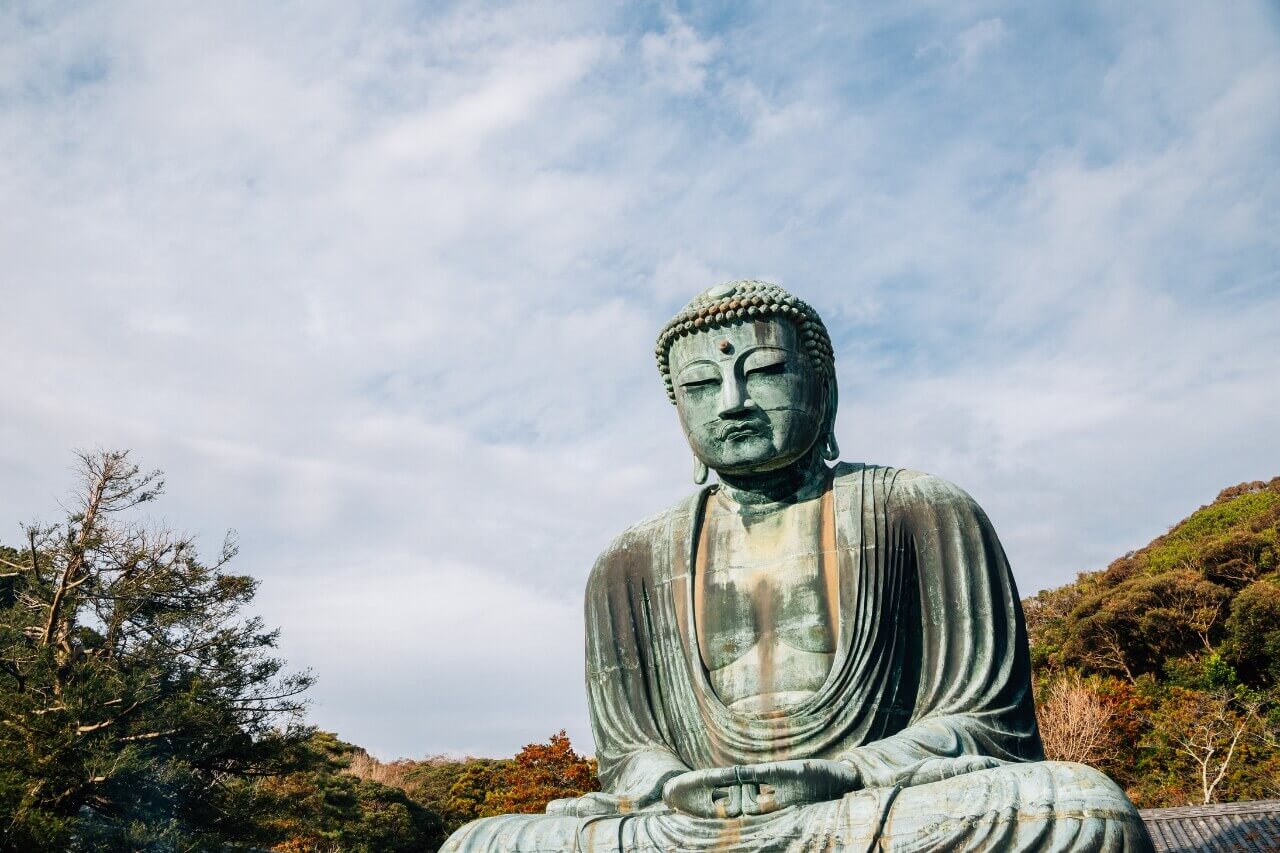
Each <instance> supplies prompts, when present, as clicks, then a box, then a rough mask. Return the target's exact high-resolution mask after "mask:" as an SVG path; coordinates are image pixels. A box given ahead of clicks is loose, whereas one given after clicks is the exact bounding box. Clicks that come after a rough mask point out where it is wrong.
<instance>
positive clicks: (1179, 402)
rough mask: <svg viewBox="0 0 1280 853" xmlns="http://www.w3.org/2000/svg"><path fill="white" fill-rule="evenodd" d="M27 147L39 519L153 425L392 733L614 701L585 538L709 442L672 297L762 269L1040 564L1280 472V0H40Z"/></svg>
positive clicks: (8, 510) (885, 445)
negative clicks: (599, 664) (541, 0)
mask: <svg viewBox="0 0 1280 853" xmlns="http://www.w3.org/2000/svg"><path fill="white" fill-rule="evenodd" d="M0 193H2V197H3V198H5V199H6V201H7V205H6V208H7V216H6V217H5V219H6V226H5V227H4V228H3V229H0V269H2V270H3V272H2V273H0V295H2V296H3V302H2V303H0V304H3V307H4V315H5V319H6V321H7V322H6V323H5V324H4V325H5V342H6V354H5V357H4V358H3V359H0V381H2V382H3V387H4V394H3V395H0V477H3V482H4V484H5V488H3V489H0V525H7V528H6V527H4V526H0V539H3V540H8V541H12V540H14V539H15V538H16V537H17V534H18V522H19V521H24V520H29V519H30V518H31V517H32V516H34V515H41V516H43V517H45V518H53V517H55V516H56V515H57V511H58V510H57V507H58V500H59V498H60V497H61V496H62V495H63V494H65V492H66V490H67V489H68V488H69V486H70V468H71V461H72V460H71V455H70V451H71V449H72V448H76V447H92V446H95V445H103V446H109V447H128V448H132V449H133V450H134V451H135V453H136V454H137V456H138V458H139V459H140V461H142V462H143V463H144V464H145V465H148V466H158V467H162V468H164V469H165V470H166V472H167V474H168V480H169V483H170V495H169V497H168V498H166V500H165V501H164V502H163V503H162V504H160V505H158V507H157V510H158V511H160V512H162V513H163V515H164V518H165V520H167V521H168V522H169V523H171V524H173V525H174V526H177V527H181V528H185V529H188V530H194V531H198V532H199V533H200V534H201V535H202V538H203V541H205V542H206V543H207V547H208V549H210V550H211V551H212V550H213V549H215V548H216V547H217V545H218V543H220V541H221V534H222V531H224V530H225V529H227V528H234V529H236V530H237V531H238V533H239V535H240V539H241V543H242V551H241V556H240V557H239V558H238V559H237V563H238V568H239V569H240V570H241V571H245V572H249V573H252V574H254V575H256V576H258V577H260V578H262V581H263V584H262V589H261V593H260V596H259V602H258V606H259V610H260V611H261V613H262V614H263V615H264V616H265V617H266V618H267V620H268V621H269V622H270V623H272V624H276V625H279V626H280V627H281V628H282V639H281V647H282V650H283V653H284V654H285V656H286V657H287V658H288V659H289V660H290V661H291V662H293V663H295V664H296V665H298V666H311V667H313V668H314V669H315V671H316V673H317V674H318V676H319V678H320V681H319V684H318V685H317V687H316V689H315V693H314V699H315V705H314V707H313V710H312V717H313V720H314V721H315V722H316V723H318V724H319V725H321V726H324V727H326V728H329V729H334V730H336V731H338V732H339V733H340V735H341V736H343V737H344V738H346V739H348V740H352V741H355V742H357V743H360V744H362V745H365V746H367V747H369V748H370V749H372V750H373V751H374V752H376V753H377V754H379V755H381V756H382V757H392V756H397V755H405V756H421V755H425V754H430V753H438V752H446V751H447V752H460V753H466V752H470V753H477V754H492V755H501V754H510V753H511V752H513V751H514V750H516V749H518V748H519V747H520V746H521V745H522V744H524V743H527V742H529V741H532V740H537V739H545V737H546V736H547V735H549V734H550V733H551V732H553V731H556V730H558V729H560V728H561V727H567V728H568V729H569V732H570V734H571V735H572V736H573V737H574V740H575V742H576V743H578V744H579V745H581V746H586V747H589V744H590V735H589V731H588V728H587V725H586V710H585V700H584V697H583V691H582V685H581V681H582V670H581V667H582V664H581V630H582V629H581V624H580V623H581V595H582V588H583V583H584V581H585V577H586V573H587V571H588V569H589V567H590V565H591V563H592V561H593V559H594V557H595V555H596V554H597V553H598V552H599V551H600V550H601V549H602V548H603V547H604V546H605V545H606V544H607V542H608V541H609V539H610V538H611V537H612V536H613V535H615V534H616V533H617V532H619V531H620V530H621V529H623V528H624V527H626V526H627V525H628V524H630V523H632V522H634V521H635V520H637V519H639V518H641V517H644V516H646V515H649V514H650V513H652V512H654V511H656V510H658V509H660V508H662V507H663V506H665V505H667V504H669V503H671V502H672V501H674V500H676V499H677V498H679V497H680V496H682V495H683V494H685V493H687V491H688V490H689V489H690V488H692V484H691V483H690V482H689V468H690V466H689V454H688V449H687V447H685V446H684V444H683V439H682V438H681V435H680V432H679V429H678V427H677V424H676V421H675V417H674V412H673V411H672V409H671V407H670V406H669V404H668V403H667V401H666V398H665V394H664V393H663V391H662V386H661V383H660V381H659V379H658V376H657V374H656V371H655V370H654V367H653V363H652V355H651V352H652V342H653V338H654V337H655V335H656V333H657V331H658V329H659V328H660V327H661V326H662V324H663V323H664V322H665V320H666V319H667V318H668V317H669V316H670V315H671V314H672V313H673V312H674V311H675V310H677V309H678V308H679V307H680V306H681V305H682V304H683V303H684V302H685V301H686V300H687V299H688V298H689V297H691V296H692V295H693V294H694V293H695V292H697V291H698V290H701V289H703V288H705V287H707V286H709V285H711V284H714V283H717V282H719V281H722V280H725V279H729V278H736V277H758V278H767V279H771V280H774V281H778V282H780V283H782V284H784V285H786V286H787V287H789V288H791V289H792V290H794V291H795V292H796V293H798V294H799V295H801V296H802V297H803V298H805V299H806V300H807V301H809V302H811V303H812V304H814V305H815V306H817V307H818V308H819V309H820V310H821V311H822V313H823V316H824V318H825V320H826V323H827V325H828V326H829V328H830V329H831V331H832V336H833V338H834V340H835V343H836V350H837V369H838V376H839V381H840V385H841V401H842V403H841V412H840V418H839V421H838V425H837V428H838V435H839V438H840V444H841V446H842V448H843V449H844V455H845V458H846V459H850V460H864V461H872V462H878V463H885V464H894V465H900V466H904V467H913V468H919V469H923V470H927V471H930V472H932V473H936V474H939V475H941V476H944V477H946V478H948V479H951V480H953V481H955V482H957V483H959V484H960V485H961V486H963V487H964V488H966V489H967V490H968V491H970V492H971V493H972V494H973V495H974V496H975V497H976V498H977V499H978V501H979V502H980V503H982V504H983V506H984V507H985V508H986V509H987V511H988V514H989V515H990V516H991V518H992V520H993V521H994V523H995V525H996V528H997V530H998V531H999V532H1000V535H1001V537H1002V540H1003V542H1004V544H1005V547H1006V550H1007V551H1008V553H1009V556H1010V559H1011V561H1012V564H1013V566H1014V571H1015V574H1016V576H1017V580H1018V583H1019V585H1020V587H1021V589H1022V591H1023V592H1024V594H1028V593H1031V592H1034V591H1036V590H1038V589H1041V588H1044V587H1047V586H1053V585H1057V584H1061V583H1063V582H1066V581H1068V580H1070V579H1071V578H1072V577H1074V576H1075V574H1076V573H1077V572H1079V571H1084V570H1090V569H1097V568H1101V567H1103V566H1105V565H1106V563H1107V562H1108V561H1109V560H1110V559H1112V558H1114V557H1115V556H1118V555H1119V554H1122V553H1124V552H1125V551H1126V550H1129V549H1132V548H1135V547H1138V546H1140V545H1142V544H1144V543H1145V542H1147V541H1148V540H1149V539H1151V538H1152V537H1153V536H1155V535H1157V534H1159V533H1160V532H1162V531H1163V530H1164V529H1165V528H1167V527H1168V526H1169V525H1170V524H1172V523H1173V522H1175V521H1177V520H1178V519H1180V518H1182V517H1184V516H1185V515H1187V514H1188V513H1189V512H1190V511H1192V510H1193V509H1195V507H1197V506H1199V505H1201V504H1203V503H1206V502H1208V501H1209V500H1212V498H1213V497H1214V495H1215V494H1216V493H1217V491H1218V490H1219V489H1220V488H1222V487H1224V486H1227V485H1231V484H1234V483H1236V482H1239V481H1242V480H1247V479H1258V478H1267V477H1271V476H1275V475H1276V474H1280V462H1278V461H1277V460H1280V430H1277V429H1276V412H1277V411H1280V390H1278V389H1280V381H1277V379H1276V376H1275V373H1276V366H1277V364H1280V334H1277V333H1278V331H1280V229H1278V228H1277V227H1276V211H1277V210H1280V12H1278V11H1277V7H1276V6H1275V5H1274V4H1267V3H1247V2H1239V3H1237V2H1221V3H1215V4H1199V3H1159V4H1137V3H1125V4H1117V3H1102V2H1099V3H1058V4H1013V3H994V2H993V3H981V2H979V3H955V2H948V3H929V2H923V3H896V4H870V3H868V4H849V3H831V4H819V3H788V4H742V3H728V2H725V3H709V4H697V5H684V4H676V5H669V4H602V3H560V4H534V3H528V4H507V3H483V4H450V3H432V4H408V3H390V4H376V5H375V4H367V5H357V4H352V3H346V2H313V3H306V4H295V3H289V4H263V3H230V2H229V3H219V4H204V5H203V6H196V5H191V6H189V7H187V8H180V7H179V6H178V5H176V4H161V3H154V4H148V3H131V2H115V3H85V4H66V3H48V4H30V3H17V4H9V5H6V6H4V7H3V8H2V9H0ZM6 529H7V530H8V533H5V532H4V531H5V530H6Z"/></svg>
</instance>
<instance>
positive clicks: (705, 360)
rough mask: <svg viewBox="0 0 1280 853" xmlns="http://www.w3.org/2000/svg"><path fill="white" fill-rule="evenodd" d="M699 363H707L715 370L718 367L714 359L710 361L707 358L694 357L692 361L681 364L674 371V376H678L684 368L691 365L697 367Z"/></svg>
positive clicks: (686, 368)
mask: <svg viewBox="0 0 1280 853" xmlns="http://www.w3.org/2000/svg"><path fill="white" fill-rule="evenodd" d="M700 365H709V366H711V367H714V368H716V369H717V370H718V369H719V368H720V365H718V364H716V363H715V362H714V361H712V360H711V359H709V358H695V359H694V360H693V361H691V362H689V363H688V364H684V365H681V367H680V369H679V370H677V371H676V376H679V375H680V374H681V373H684V372H685V371H686V370H688V369H689V368H691V367H698V366H700Z"/></svg>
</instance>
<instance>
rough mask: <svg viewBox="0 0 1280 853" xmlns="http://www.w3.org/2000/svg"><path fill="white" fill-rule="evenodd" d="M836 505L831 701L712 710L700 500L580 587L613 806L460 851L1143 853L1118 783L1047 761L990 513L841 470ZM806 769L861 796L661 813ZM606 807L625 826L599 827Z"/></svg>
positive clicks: (536, 824)
mask: <svg viewBox="0 0 1280 853" xmlns="http://www.w3.org/2000/svg"><path fill="white" fill-rule="evenodd" d="M830 488H831V489H832V490H833V494H832V498H833V500H832V507H833V515H834V518H833V519H831V520H830V521H834V527H835V537H834V548H835V551H836V553H835V557H836V560H837V566H838V577H839V605H840V606H839V616H840V619H839V630H838V637H839V640H838V644H837V650H836V655H835V658H834V660H833V662H832V666H831V670H830V673H829V675H828V677H827V679H826V682H825V684H824V685H823V686H822V687H821V688H820V689H819V690H818V691H817V693H815V694H814V695H813V696H812V697H810V698H809V699H808V700H806V701H805V702H804V704H802V705H800V706H799V707H796V708H794V709H791V710H789V711H788V712H787V713H786V714H785V715H783V716H775V717H769V718H762V717H756V716H747V715H742V714H738V713H735V712H733V711H731V710H730V709H729V708H727V707H726V706H725V705H724V704H723V703H722V702H721V701H720V700H719V698H718V697H717V696H716V694H715V691H714V690H713V688H712V686H711V683H710V681H709V679H708V676H707V673H706V670H705V669H704V667H703V664H702V660H701V657H700V655H699V651H698V643H697V636H696V627H695V625H694V623H693V597H692V596H693V576H692V572H693V570H694V566H695V560H694V556H695V555H694V548H695V547H696V544H695V543H696V542H697V536H698V532H699V524H700V520H701V517H702V514H703V512H704V509H705V506H706V500H707V496H708V494H709V493H710V489H709V488H708V489H704V490H702V491H701V492H699V493H698V494H695V495H693V496H692V497H690V498H689V499H687V500H685V501H682V502H681V503H680V504H677V505H676V506H675V507H673V508H671V509H668V510H667V511H665V512H663V513H660V514H658V515H656V516H653V517H652V518H650V519H647V520H646V521H643V522H641V523H640V524H638V525H636V526H634V527H632V528H631V529H629V530H628V531H626V532H625V533H623V534H622V535H621V536H619V537H618V538H617V540H615V541H614V543H613V544H612V545H611V546H610V548H609V549H608V550H606V551H605V552H604V554H602V555H601V557H600V558H599V560H598V561H597V563H596V565H595V567H594V568H593V570H592V572H591V576H590V579H589V581H588V584H587V595H586V629H587V632H586V633H587V641H586V658H587V696H588V703H589V706H590V712H591V724H592V729H593V732H594V735H595V741H596V757H597V759H598V761H599V769H600V781H601V786H602V789H603V791H604V792H607V795H613V796H612V797H610V796H607V795H606V796H604V797H601V796H599V795H596V796H594V797H592V796H590V795H589V797H588V798H584V799H583V801H582V805H581V806H580V807H579V806H575V804H574V801H561V802H559V803H557V804H553V807H552V808H550V809H549V811H551V812H555V814H551V815H548V816H527V815H518V816H504V817H501V818H490V819H487V820H482V821H478V822H476V823H473V824H470V825H469V826H468V827H464V828H463V829H461V830H459V832H458V833H456V834H455V835H454V837H453V838H452V839H450V841H449V842H448V843H447V844H446V846H445V849H446V850H451V851H480V850H486V851H522V853H523V851H534V850H537V851H552V850H564V851H571V850H583V851H587V850H592V851H594V850H602V851H603V850H610V851H613V850H636V851H641V850H643V851H657V850H717V851H749V850H788V851H801V850H811V849H822V850H841V851H843V850H850V851H852V850H870V849H873V848H877V845H878V849H893V850H934V849H937V850H944V849H945V850H965V849H974V850H979V849H999V850H1064V851H1066V850H1073V851H1074V850H1081V851H1083V850H1140V851H1145V850H1149V849H1150V841H1149V839H1148V838H1147V836H1146V832H1145V830H1144V829H1143V828H1142V824H1141V821H1140V819H1139V818H1138V815H1137V812H1136V811H1135V810H1134V808H1133V806H1132V804H1130V803H1129V802H1128V800H1127V799H1126V798H1125V797H1124V794H1123V793H1122V792H1121V791H1120V790H1119V789H1118V788H1116V786H1115V785H1114V784H1113V783H1111V782H1110V780H1107V779H1106V777H1105V776H1102V775H1101V774H1099V773H1097V771H1094V770H1091V769H1089V768H1086V767H1083V766H1081V765H1071V764H1055V763H1051V762H1043V761H1042V759H1043V758H1044V755H1043V750H1042V747H1041V743H1040V736H1039V732H1038V730H1037V727H1036V717H1035V709H1034V705H1033V701H1032V695H1031V681H1030V676H1031V666H1030V660H1029V657H1028V651H1027V638H1026V630H1025V626H1024V624H1023V618H1022V610H1021V605H1020V603H1019V600H1018V595H1017V590H1016V589H1015V587H1014V582H1013V577H1012V574H1011V573H1010V571H1009V566H1008V563H1007V561H1006V559H1005V555H1004V551H1003V549H1002V548H1001V546H1000V542H999V540H998V539H997V538H996V535H995V532H994V531H993V530H992V527H991V524H990V522H989V521H988V520H987V517H986V515H985V514H984V513H983V511H982V510H981V508H980V507H979V506H978V505H977V504H976V503H975V502H974V501H973V499H972V498H970V497H969V496H968V495H967V494H965V493H964V492H963V491H961V490H960V489H959V488H957V487H955V486H953V485H952V484H950V483H948V482H946V481H944V480H941V479H939V478H937V477H932V476H929V475H926V474H921V473H918V472H912V471H906V470H900V469H895V468H887V467H878V466H870V465H861V464H852V465H851V464H841V465H839V466H837V467H836V468H835V469H834V470H833V472H832V478H831V484H830ZM817 547H818V543H815V548H817ZM804 758H818V759H829V760H837V761H847V762H849V763H851V764H853V765H854V766H855V767H856V768H857V770H858V772H859V774H860V776H861V780H862V786H863V787H862V789H861V790H859V791H856V792H854V793H852V794H849V795H846V796H845V797H844V798H843V799H841V800H837V801H832V802H828V803H816V804H812V805H808V806H800V807H792V808H788V809H783V810H782V811H780V812H777V813H774V814H771V815H763V816H758V817H743V818H738V819H734V820H707V819H698V818H692V817H688V816H685V815H680V814H678V813H675V812H672V811H670V810H668V809H666V807H665V806H663V805H662V803H661V801H660V800H659V801H656V802H655V800H654V792H655V791H658V790H660V788H661V784H662V782H663V781H664V780H665V779H667V778H669V777H670V776H673V775H675V774H678V773H682V772H685V771H688V770H696V769H703V768H710V767H725V766H730V765H742V764H757V763H762V762H767V761H779V760H786V759H804ZM1029 762H1036V763H1029ZM602 803H604V804H605V805H604V810H605V811H613V812H615V813H614V814H591V813H592V812H598V811H600V810H601V809H602ZM610 803H612V804H615V807H613V808H610V807H609V804H610ZM1064 809H1066V811H1063V810H1064ZM577 815H584V816H582V817H579V816H577ZM984 839H985V840H984Z"/></svg>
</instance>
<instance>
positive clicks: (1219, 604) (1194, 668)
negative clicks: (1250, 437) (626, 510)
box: [1023, 477, 1280, 805]
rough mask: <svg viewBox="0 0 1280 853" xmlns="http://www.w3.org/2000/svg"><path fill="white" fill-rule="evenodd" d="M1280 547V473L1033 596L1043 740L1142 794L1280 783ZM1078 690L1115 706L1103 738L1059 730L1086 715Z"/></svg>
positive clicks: (1229, 794)
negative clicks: (1086, 744)
mask: <svg viewBox="0 0 1280 853" xmlns="http://www.w3.org/2000/svg"><path fill="white" fill-rule="evenodd" d="M1278 552H1280V477H1277V478H1275V479H1273V480H1271V481H1270V482H1263V481H1256V482H1251V483H1241V484H1240V485H1238V486H1233V487H1231V488H1229V489H1225V490H1224V491H1223V492H1222V493H1221V494H1219V495H1218V497H1217V499H1216V500H1214V501H1213V503H1211V504H1209V505H1208V506H1204V507H1201V508H1200V509H1198V510H1196V511H1195V512H1194V513H1192V514H1191V515H1190V516H1189V517H1188V518H1186V519H1184V520H1183V521H1181V522H1179V523H1178V524H1176V525H1174V526H1173V527H1172V528H1171V529H1170V530H1169V532H1168V533H1166V534H1164V535H1163V536H1160V537H1158V538H1157V539H1155V540H1154V541H1152V542H1151V543H1150V544H1149V545H1147V546H1146V547H1144V548H1141V549H1139V550H1138V551H1135V552H1133V553H1130V554H1126V555H1125V556H1123V557H1120V558H1119V559H1117V560H1115V561H1114V562H1113V563H1111V565H1109V566H1108V567H1107V568H1106V569H1104V570H1102V571H1097V572H1088V573H1084V574H1081V575H1080V576H1079V577H1078V578H1077V579H1076V581H1075V582H1074V583H1071V584H1067V585H1066V586H1062V587H1058V588H1057V589H1051V590H1045V591H1044V592H1041V593H1040V594H1038V595H1036V596H1034V597H1032V598H1029V599H1027V600H1026V601H1024V602H1023V606H1024V609H1025V611H1026V616H1027V627H1028V631H1029V633H1030V636H1031V654H1032V660H1033V665H1034V667H1035V670H1036V677H1037V685H1038V689H1039V692H1040V704H1041V706H1042V712H1041V725H1042V728H1043V729H1045V740H1046V749H1048V751H1049V752H1050V753H1054V752H1055V751H1056V752H1058V753H1059V755H1058V756H1057V757H1070V758H1075V759H1077V760H1081V759H1083V760H1087V761H1091V762H1092V763H1098V764H1102V765H1104V767H1105V768H1106V769H1107V770H1108V771H1110V772H1111V773H1112V774H1113V775H1115V776H1117V777H1119V778H1120V780H1121V781H1122V782H1123V783H1125V784H1126V786H1127V787H1128V788H1129V791H1130V795H1131V796H1133V797H1134V799H1135V800H1137V801H1138V802H1139V804H1140V805H1173V804H1177V803H1179V802H1204V801H1220V800H1235V799H1247V798H1256V797H1263V796H1280V746H1278V744H1277V731H1280V688H1278V685H1280V559H1278ZM1069 699H1070V701H1072V702H1075V703H1076V705H1077V706H1080V705H1081V703H1084V704H1085V705H1088V704H1089V703H1090V702H1092V704H1093V706H1095V707H1094V713H1095V716H1099V717H1100V718H1105V720H1104V721H1103V723H1100V724H1098V725H1096V726H1095V728H1096V729H1097V732H1095V735H1094V736H1095V737H1096V738H1097V737H1100V738H1101V745H1100V746H1099V745H1095V746H1094V747H1093V748H1092V749H1090V750H1084V751H1083V752H1081V751H1080V750H1081V749H1082V747H1081V743H1080V742H1074V745H1072V743H1073V742H1072V740H1071V738H1072V737H1074V738H1076V741H1080V740H1081V738H1082V737H1083V736H1082V735H1080V733H1079V732H1074V733H1073V732H1069V731H1061V730H1062V729H1070V728H1071V726H1072V725H1075V726H1079V725H1080V724H1081V723H1080V721H1081V720H1083V719H1086V718H1088V714H1086V713H1083V712H1081V711H1079V710H1078V708H1077V710H1074V711H1072V712H1070V713H1066V711H1065V709H1066V705H1067V704H1068V700H1069ZM1055 702H1056V703H1057V705H1056V706H1055V704H1054V703H1055ZM1055 712H1062V713H1061V716H1062V717H1063V719H1062V720H1061V721H1059V720H1057V719H1056V718H1055V716H1054V715H1055ZM1095 722H1096V721H1095ZM1064 737H1065V738H1066V739H1065V740H1063V738H1064ZM1083 739H1084V740H1088V739H1089V738H1088V737H1083ZM1064 749H1065V750H1066V752H1068V753H1070V754H1063V750H1064ZM1072 750H1076V751H1075V752H1072Z"/></svg>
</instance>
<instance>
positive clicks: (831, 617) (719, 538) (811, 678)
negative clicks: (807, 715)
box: [694, 500, 839, 710]
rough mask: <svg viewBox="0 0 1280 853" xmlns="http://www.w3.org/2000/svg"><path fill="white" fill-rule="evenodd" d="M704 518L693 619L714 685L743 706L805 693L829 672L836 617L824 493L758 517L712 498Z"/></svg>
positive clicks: (777, 702)
mask: <svg viewBox="0 0 1280 853" xmlns="http://www.w3.org/2000/svg"><path fill="white" fill-rule="evenodd" d="M704 523H705V524H706V525H707V528H706V531H705V535H704V536H703V537H700V538H701V547H703V548H705V550H706V553H705V554H703V555H701V559H700V560H699V563H700V564H701V569H702V570H701V571H700V572H699V573H698V574H697V575H696V576H695V578H694V589H695V592H694V618H695V623H696V626H697V635H698V645H699V652H700V654H701V657H702V663H703V666H704V667H706V669H707V672H708V674H709V676H710V679H711V682H712V685H713V687H715V689H716V692H717V693H718V694H719V696H720V698H721V700H723V701H724V702H725V703H726V704H729V705H730V706H734V705H739V706H740V709H744V710H759V709H758V708H756V707H755V705H759V704H770V703H772V705H774V706H785V705H786V704H791V703H793V702H798V701H803V699H804V698H807V696H808V695H811V694H812V692H813V691H816V690H817V689H818V688H819V687H821V686H822V683H823V682H824V681H825V680H826V677H827V674H828V672H829V670H830V666H831V661H832V658H833V657H834V652H835V644H836V636H837V632H838V622H839V615H838V613H837V611H836V609H835V602H836V600H837V598H838V590H836V589H834V588H833V580H834V578H833V576H832V573H831V571H830V568H829V565H828V563H827V561H824V560H823V558H822V550H823V537H822V535H821V524H822V518H821V502H820V501H818V500H814V501H810V502H807V503H802V504H797V505H794V506H790V507H787V508H785V509H782V510H779V511H777V512H776V513H774V514H772V515H771V516H769V517H767V518H764V519H756V520H753V521H746V520H744V519H742V518H740V517H738V516H737V515H735V514H733V513H732V512H728V511H725V510H724V508H723V507H716V506H715V505H712V506H710V507H709V512H708V514H707V518H706V520H705V522H704Z"/></svg>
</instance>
